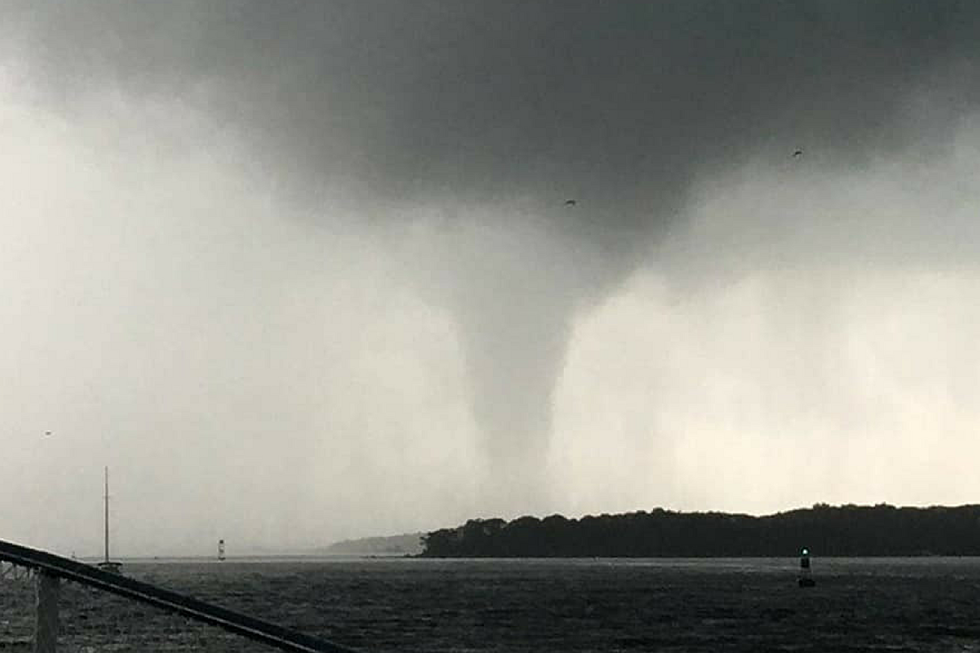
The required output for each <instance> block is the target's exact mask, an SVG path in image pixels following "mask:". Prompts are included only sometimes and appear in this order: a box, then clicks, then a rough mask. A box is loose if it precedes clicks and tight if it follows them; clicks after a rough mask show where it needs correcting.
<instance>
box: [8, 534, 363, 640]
mask: <svg viewBox="0 0 980 653" xmlns="http://www.w3.org/2000/svg"><path fill="white" fill-rule="evenodd" d="M0 561H3V562H10V563H13V564H16V565H20V566H23V567H28V568H32V569H36V570H40V571H43V572H45V573H47V574H50V575H53V576H56V577H59V578H62V579H65V580H70V581H73V582H76V583H80V584H82V585H87V586H89V587H94V588H96V589H100V590H103V591H105V592H109V593H112V594H116V595H118V596H122V597H125V598H128V599H132V600H134V601H139V602H141V603H146V604H149V605H153V606H156V607H158V608H163V609H164V610H168V611H170V612H174V613H177V614H180V615H183V616H185V617H188V618H190V619H193V620H195V621H200V622H203V623H206V624H210V625H213V626H218V627H220V628H223V629H225V630H227V631H229V632H232V633H235V634H237V635H241V636H243V637H246V638H248V639H251V640H253V641H258V642H262V643H264V644H268V645H270V646H272V647H275V648H278V649H280V650H282V651H290V652H293V653H355V651H354V649H352V648H348V647H345V646H341V645H340V644H335V643H333V642H330V641H327V640H323V639H318V638H316V637H311V636H309V635H305V634H303V633H300V632H296V631H294V630H290V629H288V628H284V627H283V626H279V625H277V624H274V623H270V622H268V621H263V620H261V619H256V618H255V617H250V616H248V615H245V614H242V613H239V612H235V611H233V610H228V609H227V608H222V607H220V606H217V605H214V604H211V603H206V602H204V601H200V600H198V599H195V598H193V597H190V596H185V595H183V594H178V593H177V592H172V591H170V590H166V589H163V588H161V587H157V586H156V585H150V584H149V583H143V582H141V581H138V580H135V579H133V578H127V577H126V576H120V575H118V574H113V573H109V572H106V571H102V570H101V569H97V568H95V567H92V566H90V565H87V564H85V563H82V562H77V561H75V560H70V559H68V558H63V557H61V556H57V555H54V554H53V553H48V552H46V551H40V550H38V549H32V548H29V547H26V546H20V545H18V544H12V543H10V542H5V541H3V540H0Z"/></svg>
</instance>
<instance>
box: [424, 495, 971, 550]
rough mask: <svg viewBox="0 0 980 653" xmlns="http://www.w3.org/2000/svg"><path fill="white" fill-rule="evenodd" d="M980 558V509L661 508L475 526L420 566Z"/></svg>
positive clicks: (446, 538)
mask: <svg viewBox="0 0 980 653" xmlns="http://www.w3.org/2000/svg"><path fill="white" fill-rule="evenodd" d="M803 547H807V548H808V549H810V551H811V552H812V554H813V555H815V556H928V555H944V556H977V555H980V505H966V506H958V507H943V506H934V507H929V508H896V507H895V506H890V505H888V504H878V505H875V506H856V505H843V506H830V505H827V504H816V505H814V506H813V507H812V508H802V509H798V510H790V511H788V512H781V513H776V514H773V515H766V516H762V517H754V516H751V515H742V514H728V513H722V512H694V513H684V512H674V511H670V510H663V509H660V508H658V509H655V510H653V511H650V512H644V511H640V512H631V513H626V514H619V515H600V516H598V517H593V516H586V517H582V518H581V519H567V518H565V517H563V516H561V515H552V516H550V517H546V518H544V519H538V518H536V517H521V518H519V519H515V520H513V521H509V522H508V521H505V520H503V519H473V520H470V521H468V522H466V524H464V525H463V526H459V527H457V528H444V529H441V530H437V531H432V532H431V533H428V534H427V535H425V537H424V550H423V551H422V553H421V556H422V557H433V558H438V557H449V558H461V557H467V558H470V557H472V558H481V557H503V558H512V557H522V558H523V557H692V558H696V557H782V556H795V555H798V554H799V552H800V550H801V548H803Z"/></svg>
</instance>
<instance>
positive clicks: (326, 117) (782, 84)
mask: <svg viewBox="0 0 980 653" xmlns="http://www.w3.org/2000/svg"><path fill="white" fill-rule="evenodd" d="M7 13H8V15H12V16H13V17H14V20H13V21H11V22H12V24H14V25H15V26H17V27H20V30H19V34H20V35H21V36H23V37H25V38H26V41H27V42H26V47H27V48H28V50H29V51H30V52H31V54H32V61H33V64H34V65H35V66H36V68H35V70H36V71H37V72H38V73H39V74H40V75H42V80H43V82H42V83H44V84H45V85H46V90H47V91H48V92H51V93H55V94H65V95H66V96H67V97H68V99H69V100H70V98H71V97H72V96H75V95H77V94H87V93H96V94H97V93H100V92H102V91H103V90H104V89H105V88H106V86H112V87H116V88H119V89H121V90H122V91H123V92H126V93H133V94H137V95H159V96H163V97H166V98H169V99H174V98H179V99H181V100H183V101H186V102H188V103H190V104H192V105H198V106H201V107H203V108H206V109H208V110H209V111H211V112H213V113H214V115H215V117H216V120H218V121H219V123H220V124H222V125H225V126H227V127H228V128H231V129H234V130H235V131H237V132H239V133H240V135H241V136H242V137H243V138H244V139H246V141H248V142H249V143H250V144H251V145H253V146H254V147H255V150H254V153H255V154H257V155H259V153H261V155H260V156H262V157H263V158H265V157H266V153H270V152H271V153H273V154H272V155H271V156H268V158H265V164H266V166H267V169H268V171H269V174H270V175H272V176H275V177H277V178H279V179H280V181H282V183H283V184H285V185H286V186H289V187H291V189H292V190H295V191H303V192H305V193H307V194H308V195H312V196H314V197H315V195H316V192H317V189H318V188H320V187H321V186H322V185H323V184H330V183H331V182H332V181H333V180H334V179H336V178H340V179H343V180H344V181H345V182H349V181H350V180H352V179H353V180H357V181H358V182H360V183H362V184H363V185H364V187H362V190H363V191H365V192H368V193H370V194H371V195H372V196H377V195H378V194H381V195H384V196H386V197H389V198H396V199H402V198H407V197H413V196H417V197H422V198H425V199H431V198H443V197H447V198H468V197H474V198H478V199H481V200H484V201H493V200H494V199H495V198H496V199H499V198H501V197H506V196H513V195H522V194H526V195H530V196H531V197H533V198H534V199H535V200H536V201H537V202H539V206H538V208H539V210H541V211H543V212H550V213H552V214H554V217H555V219H556V220H558V221H559V222H561V223H562V224H563V226H566V227H568V228H574V227H583V226H584V227H586V228H588V227H590V225H589V224H588V223H589V222H592V221H596V222H599V223H600V225H591V229H590V230H589V231H590V232H591V233H592V235H599V234H602V235H604V236H605V237H609V238H613V239H615V238H616V236H617V235H622V234H629V235H633V234H634V232H635V231H640V232H649V231H650V230H651V229H655V228H656V226H657V224H659V223H661V222H662V221H664V220H665V219H666V218H665V216H666V215H667V214H669V212H670V209H671V208H673V207H674V206H675V205H676V202H677V201H678V200H679V199H681V198H682V197H683V193H684V190H685V180H686V179H688V177H689V175H690V174H691V172H692V171H694V170H703V169H705V168H708V169H710V168H712V167H723V166H726V165H729V164H731V162H732V161H737V160H738V159H739V157H740V156H743V155H744V153H745V150H746V148H750V147H751V148H756V147H759V146H760V144H761V145H762V146H763V147H766V148H769V149H771V150H772V152H773V155H774V156H779V155H782V154H785V155H786V156H789V154H790V153H791V152H792V151H793V150H794V149H795V148H796V147H798V146H805V147H807V148H814V149H828V148H829V149H836V148H839V149H841V150H843V154H847V153H850V154H851V155H853V156H862V155H867V154H868V153H869V152H870V151H874V150H882V149H884V150H887V149H889V148H895V147H902V146H906V145H909V144H911V143H912V142H913V140H914V137H915V136H916V134H915V133H912V132H910V131H909V130H907V126H906V125H896V124H895V123H894V119H895V110H896V108H897V107H898V106H900V105H901V103H902V102H903V101H905V100H906V99H907V94H908V93H910V92H911V91H913V90H915V86H916V84H918V83H921V82H922V77H921V76H922V75H923V74H924V73H928V72H932V71H934V69H935V67H937V66H949V65H955V64H962V63H964V61H972V60H973V59H974V58H975V56H976V46H975V37H976V34H977V31H976V28H977V27H978V22H977V18H978V15H980V9H978V8H977V7H976V5H975V4H972V3H954V2H937V3H924V2H884V1H881V2H858V3H854V2H803V3H782V2H760V1H743V2H726V3H717V2H697V1H695V2H643V3H635V2H632V3H630V2H622V3H599V2H594V1H593V2H567V1H562V2H531V3H527V2H431V1H430V2H413V3H404V2H329V3H299V2H277V3H264V2H224V3H192V2H168V3H132V2H85V1H83V2H76V3H57V4H50V5H37V4H36V3H29V4H28V3H23V4H19V3H15V4H14V5H13V6H12V7H11V8H8V10H7ZM974 93H975V85H969V86H965V87H961V88H960V89H959V90H958V91H953V92H952V94H951V96H950V97H949V98H948V105H947V106H948V107H949V109H950V110H951V111H955V109H956V108H957V107H961V108H962V107H963V106H966V105H969V104H971V103H972V99H973V94H974ZM925 131H927V132H929V135H930V137H932V136H941V135H942V132H943V128H942V126H941V125H940V126H930V127H929V128H927V129H926V130H925ZM296 186H298V188H297V187H296ZM566 195H576V196H579V197H580V199H582V201H583V205H582V206H581V207H580V208H581V209H582V210H580V211H575V212H574V213H572V212H568V211H562V210H561V209H562V208H563V207H562V206H561V202H562V200H563V199H564V198H565V197H566ZM568 223H572V224H568ZM583 223H584V224H583Z"/></svg>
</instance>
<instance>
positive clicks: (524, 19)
mask: <svg viewBox="0 0 980 653" xmlns="http://www.w3.org/2000/svg"><path fill="white" fill-rule="evenodd" d="M0 12H2V13H0V174H2V179H3V184H2V188H3V192H2V193H0V298H2V301H0V406H2V414H0V443H2V450H0V453H2V455H0V475H2V478H3V479H4V488H5V491H4V492H3V493H2V494H0V539H8V540H13V541H18V542H21V543H25V544H32V545H36V546H41V547H45V548H49V549H53V550H55V551H58V552H61V553H68V552H70V551H77V552H78V553H79V555H83V554H89V553H96V552H97V551H98V550H99V547H100V545H101V521H100V520H101V508H102V506H101V495H102V487H101V484H102V468H103V466H104V465H108V466H109V467H110V468H111V483H112V488H111V493H112V495H113V504H112V506H113V512H114V520H113V526H112V532H113V537H114V541H115V547H114V548H115V550H116V551H117V552H118V553H119V554H120V555H163V554H210V553H212V552H213V550H214V548H215V543H216V541H217V539H218V538H219V537H220V538H224V539H225V540H226V541H227V542H228V550H229V553H232V554H234V553H236V552H246V551H256V550H262V549H265V550H272V549H279V550H295V549H300V548H304V547H312V546H318V545H324V544H327V543H329V542H331V541H334V540H337V539H341V538H347V537H357V536H364V535H377V534H389V533H398V532H404V531H413V530H427V529H433V528H438V527H443V526H449V525H455V524H457V523H460V522H462V521H464V520H465V519H467V518H470V517H480V516H484V517H486V516H497V515H499V516H503V517H506V518H511V517H515V516H518V515H521V514H528V513H529V514H537V515H540V516H543V515H546V514H550V513H553V512H561V513H564V514H566V515H570V516H579V515H582V514H584V513H599V512H620V511H627V510H636V509H651V508H653V507H656V506H664V507H667V508H674V509H683V510H709V509H714V510H726V511H738V512H749V513H756V514H759V513H767V512H772V511H776V510H782V509H788V508H793V507H799V506H808V505H810V504H812V503H815V502H818V501H825V502H830V503H845V502H853V503H876V502H882V501H886V502H889V503H895V504H908V505H929V504H937V503H942V504H961V503H969V502H976V501H978V498H977V497H978V496H980V474H977V473H976V468H975V461H976V460H978V459H980V435H978V434H980V401H978V397H980V390H978V389H980V338H978V334H980V332H978V330H977V329H978V327H980V301H978V300H980V221H978V215H980V213H978V209H980V183H978V179H980V111H978V109H980V81H978V80H980V4H977V3H973V2H901V1H884V0H882V1H866V2H853V1H851V0H846V1H845V0H840V1H836V0H825V1H803V2H793V3H788V2H777V1H776V0H768V1H763V0H733V1H731V2H709V1H697V0H695V1H692V0H675V1H666V0H664V1H660V2H652V1H651V2H627V1H621V2H599V1H598V0H593V1H590V2H586V1H575V0H554V1H543V0H541V1H535V2H527V1H526V0H522V1H520V2H517V1H515V2H509V1H505V0H480V1H476V0H474V1H466V0H439V1H435V0H432V1H429V0H420V1H413V2H401V1H395V0H391V1H374V0H367V1H366V0H356V1H355V0H352V1H329V2H327V1H325V2H299V1H296V2H293V1H288V0H283V1H279V2H265V1H259V0H255V1H236V2H232V1H230V0H229V1H217V2H207V3H202V2H191V1H180V0H173V1H170V2H133V1H131V0H125V1H123V0H118V1H114V0H105V1H97V0H74V1H72V2H49V3H37V2H31V1H27V0H24V1H20V0H0ZM797 150H800V151H802V154H800V155H798V156H794V153H795V152H796V151H797ZM569 199H574V200H575V204H574V205H569V204H567V203H566V200H569ZM48 431H50V433H51V434H50V435H46V432H48Z"/></svg>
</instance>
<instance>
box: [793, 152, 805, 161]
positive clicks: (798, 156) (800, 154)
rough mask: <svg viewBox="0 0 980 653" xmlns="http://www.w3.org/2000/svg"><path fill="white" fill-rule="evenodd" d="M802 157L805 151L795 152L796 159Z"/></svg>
mask: <svg viewBox="0 0 980 653" xmlns="http://www.w3.org/2000/svg"><path fill="white" fill-rule="evenodd" d="M801 156H803V150H796V151H795V152H793V158H794V159H798V158H800V157H801Z"/></svg>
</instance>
